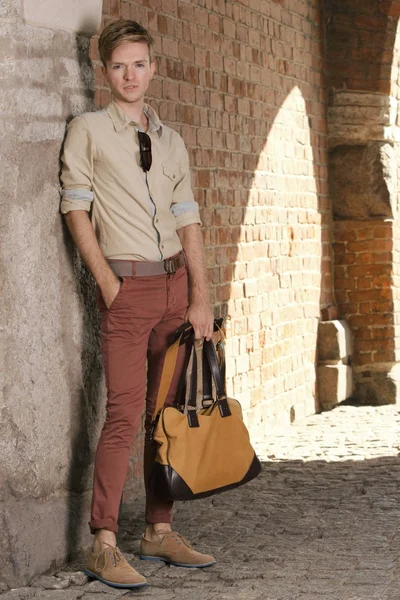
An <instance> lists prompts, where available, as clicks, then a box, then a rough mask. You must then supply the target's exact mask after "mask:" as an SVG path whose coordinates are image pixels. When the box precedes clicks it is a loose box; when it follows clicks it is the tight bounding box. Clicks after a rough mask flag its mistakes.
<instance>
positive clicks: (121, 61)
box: [103, 42, 156, 104]
mask: <svg viewBox="0 0 400 600" xmlns="http://www.w3.org/2000/svg"><path fill="white" fill-rule="evenodd" d="M155 70H156V67H155V64H154V62H153V63H150V56H149V49H148V46H147V44H146V42H124V43H123V44H121V45H120V46H117V48H115V50H114V52H113V53H112V56H111V58H110V60H108V61H107V64H106V68H105V69H104V68H103V73H104V75H105V77H106V78H107V80H108V83H109V85H110V88H111V91H112V93H113V95H114V97H115V98H116V99H117V100H122V101H123V102H128V103H129V104H135V103H136V102H139V101H141V100H142V99H143V97H144V95H145V93H146V90H147V88H148V87H149V83H150V81H151V79H152V77H153V75H154V72H155Z"/></svg>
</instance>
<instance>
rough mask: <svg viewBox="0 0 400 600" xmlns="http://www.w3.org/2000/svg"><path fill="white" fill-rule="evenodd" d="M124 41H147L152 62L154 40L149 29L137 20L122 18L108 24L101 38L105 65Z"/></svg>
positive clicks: (101, 51)
mask: <svg viewBox="0 0 400 600" xmlns="http://www.w3.org/2000/svg"><path fill="white" fill-rule="evenodd" d="M124 42H146V44H147V47H148V49H149V55H150V62H151V61H152V60H153V59H152V54H153V47H154V40H153V38H152V37H151V35H150V33H149V32H148V31H147V29H145V28H144V27H142V26H141V25H139V23H137V22H136V21H130V20H129V19H120V20H119V21H113V22H112V23H110V24H109V25H107V27H106V28H105V29H104V30H103V31H102V34H101V35H100V38H99V54H100V59H101V62H102V63H103V65H104V66H105V67H106V66H107V65H106V63H107V61H108V60H110V58H111V56H112V53H113V52H114V50H115V48H117V46H120V45H121V44H123V43H124Z"/></svg>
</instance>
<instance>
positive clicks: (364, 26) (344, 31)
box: [325, 0, 399, 93]
mask: <svg viewBox="0 0 400 600" xmlns="http://www.w3.org/2000/svg"><path fill="white" fill-rule="evenodd" d="M325 7H326V18H327V21H328V30H327V31H328V35H327V46H328V48H329V55H328V60H327V67H328V72H329V76H330V84H331V85H332V86H334V87H336V88H339V89H341V88H346V89H349V90H364V91H376V92H383V93H389V91H390V77H391V69H392V64H393V47H394V39H395V36H396V27H397V18H398V16H399V4H398V2H393V1H386V0H385V1H384V2H376V1H375V0H345V1H343V0H325ZM388 15H389V19H388Z"/></svg>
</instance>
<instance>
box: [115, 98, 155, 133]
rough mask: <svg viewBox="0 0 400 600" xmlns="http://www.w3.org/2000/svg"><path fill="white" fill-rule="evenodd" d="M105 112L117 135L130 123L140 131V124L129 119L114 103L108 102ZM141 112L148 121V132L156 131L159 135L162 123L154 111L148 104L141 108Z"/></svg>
mask: <svg viewBox="0 0 400 600" xmlns="http://www.w3.org/2000/svg"><path fill="white" fill-rule="evenodd" d="M106 111H107V112H108V114H109V116H110V119H111V121H112V122H113V125H114V129H115V131H116V132H117V133H119V132H120V131H122V130H123V129H126V128H127V127H128V125H130V124H131V123H132V124H133V125H135V127H137V128H139V129H140V124H139V123H137V122H136V121H134V120H133V119H131V117H130V116H129V115H127V114H126V113H124V111H123V110H122V108H120V107H119V106H118V104H117V103H116V102H114V101H113V102H110V104H109V105H108V106H107V108H106ZM143 112H144V114H145V115H146V117H147V118H148V120H149V131H158V132H159V135H160V134H161V129H162V123H161V121H160V119H159V117H158V115H157V113H156V111H155V110H154V109H153V108H151V106H149V105H148V104H145V105H144V107H143Z"/></svg>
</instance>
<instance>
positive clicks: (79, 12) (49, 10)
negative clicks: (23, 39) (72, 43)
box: [23, 0, 103, 35]
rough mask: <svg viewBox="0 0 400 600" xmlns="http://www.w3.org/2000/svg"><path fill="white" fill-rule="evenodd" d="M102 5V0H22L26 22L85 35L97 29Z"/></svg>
mask: <svg viewBox="0 0 400 600" xmlns="http://www.w3.org/2000/svg"><path fill="white" fill-rule="evenodd" d="M102 5H103V2H102V0H85V2H80V1H79V0H68V2H65V0H40V2H37V1H35V0H23V8H24V18H25V20H26V22H27V23H31V24H35V25H41V26H43V27H48V28H50V29H54V28H58V29H63V30H71V31H78V32H79V33H85V34H86V35H93V34H94V33H96V31H97V30H98V29H99V27H100V22H101V9H102Z"/></svg>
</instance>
